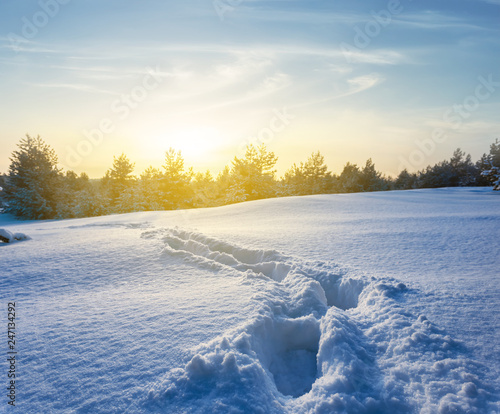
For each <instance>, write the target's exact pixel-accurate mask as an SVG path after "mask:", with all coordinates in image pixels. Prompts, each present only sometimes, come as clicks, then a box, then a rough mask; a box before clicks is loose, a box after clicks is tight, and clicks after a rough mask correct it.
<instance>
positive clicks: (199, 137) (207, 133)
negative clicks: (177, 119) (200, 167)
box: [163, 126, 224, 163]
mask: <svg viewBox="0 0 500 414" xmlns="http://www.w3.org/2000/svg"><path fill="white" fill-rule="evenodd" d="M163 142H165V141H163ZM168 142H169V144H170V146H171V147H172V148H174V149H175V150H176V151H181V153H182V156H183V157H184V158H185V159H186V160H187V161H190V162H192V163H199V162H206V160H207V159H210V158H212V157H213V156H214V155H216V153H217V151H218V150H219V149H220V148H221V147H222V146H223V145H224V139H223V136H222V134H221V133H220V132H219V131H218V130H217V129H216V128H213V127H200V126H196V127H186V128H182V129H179V130H176V131H173V132H172V133H171V135H170V136H169V139H168Z"/></svg>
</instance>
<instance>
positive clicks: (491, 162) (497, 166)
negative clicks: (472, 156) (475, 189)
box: [480, 139, 500, 191]
mask: <svg viewBox="0 0 500 414" xmlns="http://www.w3.org/2000/svg"><path fill="white" fill-rule="evenodd" d="M480 162H481V163H482V165H481V169H482V172H481V175H482V176H483V177H485V178H486V180H488V182H489V183H491V184H492V185H493V189H494V190H496V191H500V142H499V141H498V139H496V140H495V142H494V143H493V144H491V145H490V153H489V154H488V155H487V156H486V155H483V158H482V159H481V161H480Z"/></svg>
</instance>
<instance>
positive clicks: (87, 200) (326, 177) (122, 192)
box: [0, 135, 500, 219]
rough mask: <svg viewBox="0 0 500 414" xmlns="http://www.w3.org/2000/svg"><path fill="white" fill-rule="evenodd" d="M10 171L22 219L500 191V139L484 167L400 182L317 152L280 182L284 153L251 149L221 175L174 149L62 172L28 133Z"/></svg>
mask: <svg viewBox="0 0 500 414" xmlns="http://www.w3.org/2000/svg"><path fill="white" fill-rule="evenodd" d="M10 160H11V164H10V167H9V172H8V173H7V174H5V175H0V187H1V191H0V208H1V209H2V211H4V212H6V213H11V214H13V215H14V216H16V217H18V218H21V219H53V218H61V219H62V218H74V217H91V216H99V215H105V214H113V213H128V212H135V211H150V210H174V209H185V208H198V207H213V206H221V205H225V204H231V203H238V202H243V201H249V200H257V199H263V198H271V197H285V196H296V195H311V194H331V193H354V192H363V191H385V190H406V189H416V188H438V187H457V186H491V185H493V186H494V188H495V189H500V168H499V167H500V142H499V141H498V139H497V140H496V141H495V142H494V143H493V144H491V146H490V150H489V153H485V154H484V155H483V156H482V157H481V159H480V160H479V161H477V162H475V163H474V162H472V160H471V156H470V155H466V154H465V153H464V152H463V151H461V150H460V149H457V150H456V151H455V152H454V153H453V155H452V157H451V158H450V159H449V160H444V161H441V162H439V163H437V164H436V165H433V166H428V167H427V168H425V169H423V170H421V171H418V172H416V173H411V172H408V171H407V170H403V171H402V172H401V173H400V174H399V175H398V177H396V178H391V177H386V176H384V175H383V174H381V173H380V172H379V171H377V169H376V168H375V165H374V163H373V162H372V160H371V159H369V160H367V161H366V163H365V165H363V166H358V165H356V164H351V163H349V162H348V163H347V164H346V165H345V167H344V169H343V171H342V172H341V173H340V174H334V173H332V172H331V171H329V170H328V167H327V165H326V164H325V161H324V157H323V155H321V153H320V152H319V151H318V152H314V153H312V154H311V156H310V157H309V158H308V159H307V160H305V161H303V162H301V163H300V164H298V165H297V164H294V165H292V167H291V168H290V169H289V170H288V171H286V172H285V174H284V175H283V176H282V177H281V178H277V176H276V170H275V165H276V162H277V160H278V158H277V157H276V155H275V154H274V153H273V152H271V151H269V150H268V149H267V148H266V147H265V146H264V145H262V146H259V147H255V146H253V145H249V146H248V147H247V148H246V152H245V155H244V156H243V157H241V158H239V157H234V159H233V161H232V162H231V164H230V165H228V166H227V167H225V168H224V170H223V171H221V172H220V173H219V174H218V175H217V176H216V177H214V176H212V174H211V173H210V172H209V171H207V172H205V173H200V172H194V170H193V168H186V166H185V165H184V159H183V157H182V154H181V153H180V152H178V151H175V150H174V149H169V150H168V151H167V152H166V154H165V161H164V163H163V165H162V166H161V167H160V168H154V167H149V168H147V169H146V170H145V171H143V172H142V173H141V174H140V175H139V176H135V175H134V174H133V173H134V163H133V162H131V160H130V159H129V158H128V157H127V156H126V155H125V154H121V155H120V156H116V157H114V160H113V163H112V165H111V167H110V168H109V170H108V171H107V172H106V174H105V176H104V177H103V178H101V179H100V180H91V179H89V177H88V175H87V174H85V173H82V174H80V175H77V174H76V173H75V172H73V171H66V172H63V171H61V170H60V169H59V168H58V167H57V155H56V154H55V152H54V150H53V149H52V148H51V147H50V146H49V145H48V144H47V143H46V142H45V141H44V140H43V139H41V138H40V137H39V136H38V137H36V138H35V137H31V136H29V135H27V136H26V137H25V138H23V139H21V141H20V142H19V144H18V149H17V150H16V151H14V152H13V153H12V156H11V158H10Z"/></svg>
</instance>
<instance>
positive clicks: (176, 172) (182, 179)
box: [160, 148, 194, 210]
mask: <svg viewBox="0 0 500 414" xmlns="http://www.w3.org/2000/svg"><path fill="white" fill-rule="evenodd" d="M163 169H164V172H163V174H162V176H161V178H160V191H161V193H162V203H163V205H164V206H165V209H167V210H175V209H179V208H185V207H191V206H192V204H193V189H192V187H191V185H190V184H191V179H192V177H193V175H194V173H193V171H192V169H190V170H188V171H186V170H185V169H184V158H183V157H182V154H181V152H180V151H177V152H176V151H175V150H174V149H173V148H169V150H168V151H167V152H166V153H165V164H163Z"/></svg>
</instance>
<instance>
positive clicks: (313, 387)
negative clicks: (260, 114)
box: [0, 189, 500, 414]
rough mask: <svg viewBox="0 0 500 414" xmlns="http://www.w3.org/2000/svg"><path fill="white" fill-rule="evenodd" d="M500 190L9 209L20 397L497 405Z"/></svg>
mask: <svg viewBox="0 0 500 414" xmlns="http://www.w3.org/2000/svg"><path fill="white" fill-rule="evenodd" d="M499 203H500V198H499V197H498V196H497V194H496V193H494V192H493V191H491V189H490V190H484V189H460V190H455V189H444V190H419V191H401V192H391V193H377V194H352V195H332V196H312V197H293V198H285V199H278V200H263V201H258V202H251V203H243V204H239V205H235V206H226V207H222V208H212V209H203V210H197V211H195V210H193V211H177V212H158V213H154V212H152V213H151V212H150V213H132V214H126V215H116V216H108V217H97V218H91V219H78V220H66V221H53V222H36V221H34V222H23V223H22V224H19V222H15V221H8V216H4V217H3V218H1V219H0V220H3V222H2V223H3V224H2V225H3V226H4V227H5V228H9V229H10V228H12V227H14V226H20V225H22V226H24V228H25V229H26V231H29V233H30V234H31V235H32V236H33V240H32V241H31V242H30V243H15V244H14V245H12V246H8V245H7V244H4V245H3V246H2V247H3V248H0V262H1V268H2V269H3V271H2V278H1V279H0V291H1V292H5V293H2V302H6V301H8V300H9V301H13V300H15V301H16V303H17V307H18V309H19V313H20V315H22V318H21V317H20V318H19V321H18V329H19V331H18V335H19V338H20V340H19V366H20V367H22V370H20V373H19V379H18V389H19V394H18V407H17V408H18V409H19V411H20V412H26V413H32V412H33V413H38V412H43V413H66V412H78V413H318V414H319V413H391V414H392V413H395V414H398V413H401V414H402V413H422V414H425V413H428V414H431V413H439V414H444V413H464V414H465V413H477V414H480V413H481V414H482V413H488V414H494V413H498V412H500V404H499V395H498V385H499V381H498V376H499V375H498V374H499V372H500V366H499V363H498V360H499V358H498V339H497V338H498V328H499V326H498V318H497V317H496V315H497V314H498V307H499V302H500V298H499V293H500V290H499V288H498V283H497V278H498V271H497V270H498V268H499V262H498V256H499V255H498V242H497V240H498V235H499V229H500V209H499V208H498V207H499ZM6 231H7V232H9V233H10V230H6ZM2 234H7V233H2ZM4 275H5V277H4ZM7 294H8V295H9V296H8V297H7V296H6V295H7ZM476 321H478V322H476ZM4 364H5V362H4Z"/></svg>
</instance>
